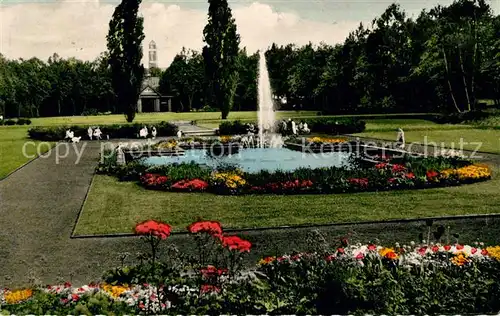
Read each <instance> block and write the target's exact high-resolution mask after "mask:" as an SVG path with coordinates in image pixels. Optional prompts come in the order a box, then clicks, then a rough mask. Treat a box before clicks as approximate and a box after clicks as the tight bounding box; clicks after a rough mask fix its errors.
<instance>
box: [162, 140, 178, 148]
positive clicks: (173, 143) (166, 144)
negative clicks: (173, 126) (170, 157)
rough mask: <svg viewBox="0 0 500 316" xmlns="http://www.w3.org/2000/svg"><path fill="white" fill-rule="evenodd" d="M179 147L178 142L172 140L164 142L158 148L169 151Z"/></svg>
mask: <svg viewBox="0 0 500 316" xmlns="http://www.w3.org/2000/svg"><path fill="white" fill-rule="evenodd" d="M176 146H177V141H176V140H175V139H171V140H169V141H168V142H162V143H159V144H158V148H159V149H162V148H167V149H172V148H174V147H176Z"/></svg>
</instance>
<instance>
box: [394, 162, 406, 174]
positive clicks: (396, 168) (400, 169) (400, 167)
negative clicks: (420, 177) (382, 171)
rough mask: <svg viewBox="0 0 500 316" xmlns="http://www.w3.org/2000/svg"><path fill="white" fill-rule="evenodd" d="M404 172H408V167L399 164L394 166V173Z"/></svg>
mask: <svg viewBox="0 0 500 316" xmlns="http://www.w3.org/2000/svg"><path fill="white" fill-rule="evenodd" d="M404 171H406V167H405V166H403V165H398V164H394V165H392V172H393V173H398V172H404Z"/></svg>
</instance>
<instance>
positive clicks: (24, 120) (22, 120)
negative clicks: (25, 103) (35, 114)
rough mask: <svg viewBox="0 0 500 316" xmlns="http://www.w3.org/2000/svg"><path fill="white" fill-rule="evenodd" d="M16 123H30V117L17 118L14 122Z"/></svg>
mask: <svg viewBox="0 0 500 316" xmlns="http://www.w3.org/2000/svg"><path fill="white" fill-rule="evenodd" d="M16 124H17V125H30V124H31V120H30V119H25V118H19V119H18V120H17V122H16Z"/></svg>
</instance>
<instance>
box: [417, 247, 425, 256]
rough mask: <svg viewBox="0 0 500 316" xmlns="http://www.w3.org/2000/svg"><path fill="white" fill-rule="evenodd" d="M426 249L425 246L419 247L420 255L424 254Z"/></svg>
mask: <svg viewBox="0 0 500 316" xmlns="http://www.w3.org/2000/svg"><path fill="white" fill-rule="evenodd" d="M426 251H427V247H421V248H420V249H418V253H419V254H420V255H422V256H423V255H425V252H426Z"/></svg>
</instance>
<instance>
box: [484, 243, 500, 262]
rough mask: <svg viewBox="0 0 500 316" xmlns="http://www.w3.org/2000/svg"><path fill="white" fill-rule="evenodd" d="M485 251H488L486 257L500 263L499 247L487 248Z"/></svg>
mask: <svg viewBox="0 0 500 316" xmlns="http://www.w3.org/2000/svg"><path fill="white" fill-rule="evenodd" d="M486 251H488V256H490V257H492V258H493V259H496V260H498V261H500V246H495V247H487V248H486Z"/></svg>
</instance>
